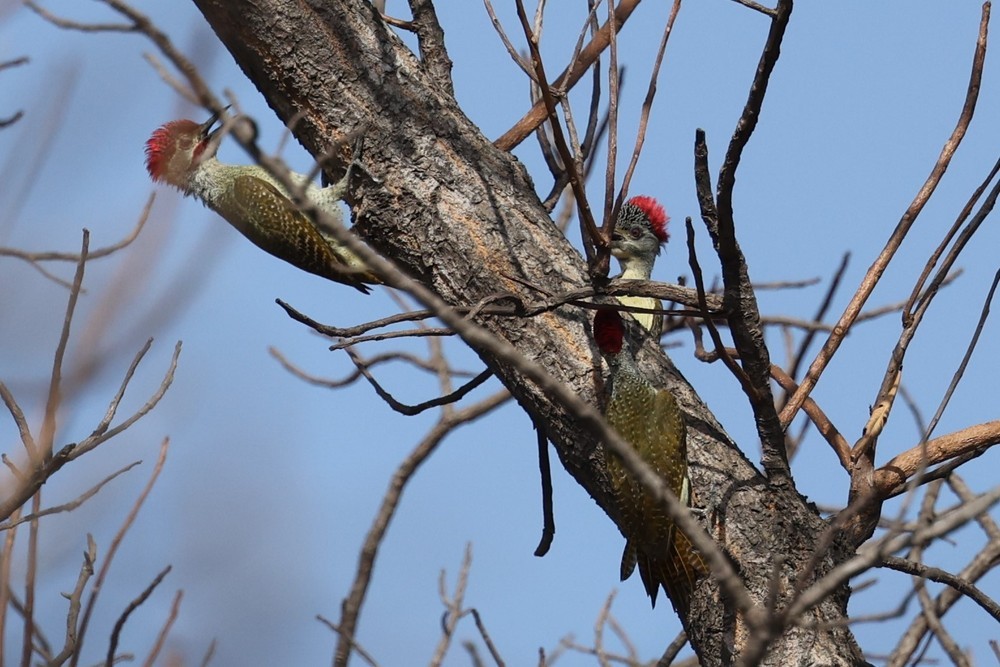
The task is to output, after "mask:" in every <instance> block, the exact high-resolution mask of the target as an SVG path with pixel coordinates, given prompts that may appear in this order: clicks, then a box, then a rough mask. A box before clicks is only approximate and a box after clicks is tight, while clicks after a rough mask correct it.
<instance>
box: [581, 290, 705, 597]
mask: <svg viewBox="0 0 1000 667" xmlns="http://www.w3.org/2000/svg"><path fill="white" fill-rule="evenodd" d="M594 338H595V340H596V341H597V346H598V348H599V349H600V351H601V353H602V355H603V356H604V358H605V359H606V360H607V362H608V365H609V366H610V368H611V377H610V384H611V389H610V397H609V399H608V402H607V407H606V410H605V418H606V419H607V420H608V424H610V425H611V427H612V428H614V429H615V431H617V432H618V434H619V435H620V436H621V437H622V439H624V440H625V441H626V442H628V443H629V444H630V445H632V447H634V448H635V451H636V453H638V454H639V456H640V457H642V459H643V461H645V462H646V463H647V464H649V466H650V467H651V468H652V469H653V470H654V471H655V472H656V474H658V475H659V476H660V477H661V478H662V479H663V481H664V483H666V485H667V488H668V489H670V492H671V493H673V494H674V495H675V496H677V498H678V499H679V500H680V501H681V502H682V503H684V504H685V505H687V506H688V507H690V506H691V481H690V479H689V478H688V461H687V429H686V426H685V423H684V415H683V413H682V412H681V409H680V407H679V406H678V405H677V400H676V399H675V398H674V396H673V394H671V393H670V392H669V391H666V390H663V389H657V388H656V387H654V386H653V385H652V384H651V383H650V382H649V380H647V379H646V377H645V376H644V375H643V374H642V372H641V371H640V370H639V368H638V366H637V365H636V363H635V359H634V358H633V356H632V354H631V352H630V351H629V350H627V349H625V347H624V324H623V322H622V318H621V316H620V315H619V314H618V312H617V311H615V310H611V309H603V310H598V311H597V313H596V315H595V317H594ZM605 461H606V464H607V470H608V477H609V479H610V481H611V486H612V490H613V492H614V500H615V503H616V505H617V506H618V512H619V515H620V519H621V524H620V525H621V529H622V532H623V533H624V534H625V551H624V553H623V554H622V564H621V579H622V581H625V580H626V579H628V577H629V576H631V574H632V571H633V570H634V569H635V567H636V565H638V567H639V576H640V577H641V578H642V583H643V586H644V587H645V588H646V593H647V594H648V595H649V598H650V601H651V602H652V604H653V606H654V607H655V606H656V594H657V592H658V591H659V588H660V587H661V586H662V587H663V590H664V592H665V593H666V594H667V596H668V597H669V598H670V601H671V602H672V603H673V605H674V609H675V610H677V611H678V612H679V613H681V614H682V615H685V616H686V614H687V609H688V606H689V602H690V597H691V591H692V590H693V588H694V584H695V582H696V581H697V579H698V578H699V577H701V576H703V575H704V574H705V573H707V568H706V566H705V563H704V561H703V560H702V558H701V556H700V555H699V554H698V553H697V552H696V551H695V550H694V548H693V547H692V546H691V543H690V541H689V540H688V538H687V536H685V535H684V533H682V532H680V531H679V530H677V529H676V527H675V526H674V522H673V521H672V520H671V519H670V517H669V516H668V515H667V513H666V511H665V510H664V509H663V507H662V506H661V505H660V503H659V502H657V500H656V499H655V498H653V497H652V496H651V495H650V494H649V493H647V492H646V491H645V489H644V488H643V486H642V485H641V484H640V483H639V482H637V481H636V480H635V479H634V478H633V477H632V475H630V474H629V473H628V471H626V470H625V468H624V467H623V466H622V464H621V461H620V460H619V459H618V457H616V456H614V455H613V454H611V453H610V452H607V453H606V455H605Z"/></svg>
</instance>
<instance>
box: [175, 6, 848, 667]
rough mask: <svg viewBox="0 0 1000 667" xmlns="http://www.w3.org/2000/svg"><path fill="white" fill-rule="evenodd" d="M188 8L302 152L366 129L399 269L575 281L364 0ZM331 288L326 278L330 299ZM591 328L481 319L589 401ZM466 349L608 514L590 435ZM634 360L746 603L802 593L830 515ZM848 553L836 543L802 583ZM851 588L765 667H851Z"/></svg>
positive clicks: (442, 96) (703, 649)
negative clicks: (768, 472) (684, 457)
mask: <svg viewBox="0 0 1000 667" xmlns="http://www.w3.org/2000/svg"><path fill="white" fill-rule="evenodd" d="M194 1H195V4H196V5H197V6H198V7H199V8H200V9H201V11H202V13H203V14H204V15H205V17H206V18H207V20H208V21H209V23H210V24H211V25H212V26H213V28H214V30H215V32H216V34H217V35H218V36H219V38H220V39H221V40H222V42H223V43H224V44H225V45H226V47H227V48H228V49H229V51H230V53H231V54H232V55H233V57H234V58H235V59H236V62H237V63H238V64H239V65H240V67H241V68H242V70H243V71H244V72H245V73H246V75H247V76H248V77H249V78H250V79H251V80H252V81H253V82H254V83H255V84H256V86H257V87H258V88H259V89H260V91H261V92H262V93H263V95H264V96H265V98H266V99H267V101H268V103H269V104H270V106H271V107H272V108H273V109H274V111H275V112H276V113H277V115H278V116H279V117H280V118H281V119H282V120H283V121H286V122H287V121H288V120H289V119H291V118H292V117H295V116H298V117H299V118H300V120H299V121H298V123H297V125H296V126H295V128H294V133H295V135H296V137H297V138H298V139H299V140H300V141H301V142H302V143H303V145H305V146H306V148H307V149H309V150H310V151H311V152H312V153H313V154H314V155H320V154H323V153H324V151H326V150H327V149H328V148H329V147H330V146H331V145H332V144H333V142H335V141H336V140H338V139H340V138H341V137H342V136H343V134H344V133H346V132H349V131H351V130H354V129H356V128H359V127H361V126H364V125H368V129H367V133H366V139H365V142H364V156H363V160H364V162H365V164H366V166H367V167H368V168H369V170H370V171H371V172H372V175H373V176H375V177H376V178H377V179H379V181H380V182H378V183H376V182H374V181H372V180H364V179H359V180H363V182H360V183H357V184H356V188H355V190H354V192H353V193H352V195H353V198H352V203H353V209H354V213H355V216H356V227H355V230H356V231H357V232H358V233H359V234H360V235H361V236H362V237H363V238H364V239H365V240H366V241H367V242H368V243H369V244H370V245H371V246H372V247H374V248H375V249H377V250H378V251H379V252H380V253H382V254H383V255H384V256H385V257H388V258H391V259H392V260H393V261H394V262H396V264H397V265H398V266H399V267H401V268H402V269H403V270H404V271H405V272H406V273H408V274H409V275H411V276H413V277H414V278H416V279H417V280H419V281H420V282H421V283H423V284H424V285H426V286H427V287H429V288H431V289H432V290H434V291H435V292H436V293H437V294H438V295H440V296H441V297H442V298H443V299H444V300H445V301H447V302H448V303H450V304H454V305H459V304H461V305H474V304H476V303H477V302H479V301H480V300H481V299H483V298H485V297H488V296H491V295H496V294H497V293H498V292H509V293H512V294H516V295H521V296H522V297H523V298H524V299H525V300H526V301H532V300H535V299H537V297H538V294H537V293H534V292H532V291H530V290H528V289H527V288H525V287H524V286H523V285H522V284H521V283H520V282H518V281H524V282H526V283H529V284H532V285H537V286H538V287H539V288H541V289H542V290H545V291H547V292H549V293H552V294H558V293H560V292H564V291H567V290H570V289H574V288H578V287H581V286H583V285H586V284H587V282H588V277H587V271H586V266H585V265H584V262H583V260H582V258H581V256H580V254H579V253H578V252H577V251H576V250H575V249H574V248H573V247H572V246H570V244H569V243H568V242H567V240H566V239H565V237H564V236H563V234H562V233H561V232H560V231H559V230H558V229H557V228H556V227H555V226H554V225H553V223H552V221H551V220H550V218H549V217H548V215H547V214H546V212H545V210H544V209H543V207H542V205H541V203H540V202H539V199H538V197H537V195H536V193H535V189H534V186H533V184H532V181H531V178H530V177H529V176H528V174H527V173H526V172H525V170H524V168H523V167H522V166H521V165H520V164H519V163H518V161H517V160H516V159H515V158H514V157H512V156H511V155H510V154H508V153H505V152H502V151H499V150H497V149H496V148H494V146H493V145H492V144H491V142H490V140H489V139H487V138H486V137H484V136H483V135H482V134H481V133H480V131H479V130H478V129H477V128H476V126H475V125H474V124H473V123H472V122H471V121H470V120H469V119H468V118H466V116H465V115H464V114H463V113H462V110H461V109H460V108H459V107H458V105H457V104H456V102H455V100H454V99H453V98H452V97H451V95H450V94H449V92H448V91H447V86H443V85H441V83H440V76H438V78H437V79H435V77H433V76H429V75H428V73H427V72H426V71H425V70H424V68H423V67H422V64H421V63H420V62H419V61H418V59H417V58H416V57H415V56H414V55H413V54H412V53H411V51H410V50H409V49H408V48H407V47H405V46H404V45H403V44H402V43H401V42H400V40H399V39H398V38H397V37H396V36H395V35H394V34H393V33H392V32H391V31H390V30H389V29H388V28H387V26H385V25H384V24H383V23H382V21H381V20H380V18H379V16H378V14H377V13H376V12H375V11H374V10H373V8H372V5H371V4H370V3H369V2H366V0H340V1H337V2H330V1H329V0H298V1H295V2H292V1H290V0H194ZM626 29H627V28H626ZM512 278H517V279H518V281H515V280H513V279H512ZM338 289H340V288H339V287H337V286H331V298H336V296H337V290H338ZM589 321H590V314H589V311H585V310H583V309H580V308H574V307H568V306H567V307H563V308H560V309H559V310H557V311H555V312H551V313H546V314H543V315H540V316H538V317H534V318H528V319H522V318H512V317H505V318H495V317H494V318H491V317H482V318H480V319H479V322H480V323H481V324H482V325H483V326H485V327H486V328H488V329H489V330H490V331H491V332H493V333H494V334H495V335H496V336H498V337H500V338H502V339H505V340H506V341H508V342H509V343H511V344H512V345H514V346H515V347H516V348H517V349H518V350H519V351H520V352H521V353H523V354H524V355H525V356H527V357H528V358H530V359H532V360H534V361H535V362H536V363H537V364H539V365H541V366H542V367H543V368H544V369H545V370H546V371H547V372H548V373H549V374H550V375H551V376H553V377H554V378H557V379H559V380H560V381H562V382H564V383H566V384H567V385H569V386H570V387H572V388H573V390H574V391H576V392H577V393H578V394H579V395H580V396H582V397H583V398H584V399H585V400H587V401H589V402H591V403H595V404H596V402H597V390H598V385H599V383H600V376H601V365H600V357H599V355H598V354H597V351H596V348H595V346H594V345H593V342H592V340H591V336H590V325H589ZM335 324H340V325H343V324H348V322H342V323H335ZM477 352H478V353H479V354H480V356H481V358H482V359H483V361H484V362H485V363H486V365H487V366H488V367H489V368H490V369H492V370H493V371H494V372H495V373H496V375H497V377H498V378H499V379H500V380H501V381H502V382H503V384H504V385H505V386H506V387H507V388H508V389H509V390H510V391H511V393H512V394H513V396H514V397H515V398H516V400H517V401H518V403H519V404H520V405H521V406H522V407H523V408H524V409H525V410H526V411H527V412H528V413H529V414H530V415H531V416H532V417H533V418H534V419H535V420H536V422H537V423H539V424H543V425H544V427H545V429H546V432H547V435H548V436H549V437H550V438H551V440H552V441H553V443H554V445H555V447H556V449H557V451H558V453H559V456H560V459H561V461H562V463H563V465H564V466H565V468H566V469H567V471H569V473H570V474H571V475H572V476H573V477H574V478H575V479H576V480H577V481H578V482H579V483H580V484H581V485H582V486H583V487H584V488H585V489H586V490H587V491H588V493H590V495H591V496H592V497H593V498H594V499H595V501H596V502H597V503H598V504H599V505H600V506H601V507H602V508H604V509H605V511H606V512H608V514H609V516H611V517H612V518H614V511H613V510H612V509H611V502H610V495H609V486H608V480H607V479H606V478H605V476H604V472H603V470H604V469H603V464H602V453H601V450H600V448H599V447H598V446H597V444H596V442H595V438H594V436H593V435H592V434H591V433H589V432H587V431H586V430H584V429H582V428H581V426H580V425H579V424H578V423H577V422H576V421H575V420H574V419H572V418H571V417H570V416H569V415H568V413H567V412H566V411H565V409H564V408H563V407H561V406H560V405H559V404H557V403H555V402H553V401H551V400H550V399H549V397H547V396H546V395H545V394H544V393H543V392H541V391H540V390H539V388H538V387H537V386H536V385H535V384H533V383H531V382H529V381H527V380H526V379H525V378H523V377H522V376H520V375H519V374H518V373H516V372H514V371H513V370H512V369H511V368H510V367H509V366H508V365H506V364H504V363H503V362H501V361H499V360H498V359H496V358H494V357H492V356H491V355H490V354H489V353H488V352H487V351H484V350H477ZM640 363H641V365H642V367H643V368H644V370H645V371H646V372H647V373H649V374H650V376H651V377H652V378H653V379H654V381H656V382H658V383H660V384H661V385H663V386H666V387H669V388H670V390H671V391H673V392H675V393H676V394H677V396H678V398H679V400H680V402H681V405H682V407H683V409H684V411H685V412H686V413H687V416H688V421H689V433H690V444H689V450H690V456H691V459H692V470H691V473H692V478H693V483H694V488H695V492H696V495H697V500H698V502H699V504H700V505H701V506H703V507H705V508H707V509H708V510H709V511H708V512H707V513H706V519H705V525H706V528H707V529H708V530H709V532H710V533H711V534H712V535H713V536H714V537H715V539H716V540H717V542H718V543H719V544H721V545H723V546H724V548H725V549H726V550H727V552H728V553H729V554H730V555H731V556H732V558H733V560H734V562H735V563H736V564H737V567H738V569H739V571H740V573H741V575H742V577H743V579H744V580H745V583H746V585H747V587H748V589H749V591H750V593H751V596H752V597H753V598H754V599H755V600H756V601H758V602H759V603H760V604H764V603H765V601H766V600H767V599H768V596H769V595H775V594H776V598H777V600H776V602H777V605H778V606H779V607H780V606H781V603H782V600H783V599H786V598H787V596H788V595H790V594H791V593H792V592H793V591H794V589H795V587H796V586H800V587H801V585H802V583H803V582H802V581H800V577H801V572H802V571H803V569H804V568H806V567H807V563H809V562H810V560H811V559H813V558H814V556H815V555H814V553H813V552H814V549H815V546H816V544H817V543H818V542H820V540H819V535H820V534H821V533H822V532H823V531H824V529H825V528H826V524H825V523H824V522H823V521H822V520H821V519H820V517H819V516H818V514H817V512H816V510H815V508H813V507H811V506H810V505H809V504H808V503H807V502H806V501H805V500H804V499H803V498H802V497H801V496H800V495H798V494H797V492H795V491H794V489H785V490H782V489H779V488H777V487H773V486H772V485H769V483H768V480H767V479H765V478H764V477H763V476H762V475H761V474H760V473H759V472H758V471H757V470H756V469H755V468H754V466H753V465H751V463H750V462H749V461H748V460H747V459H746V457H745V456H744V455H743V454H742V452H741V451H740V450H739V449H738V448H737V447H736V445H735V444H734V443H733V442H732V441H731V440H730V439H729V437H728V436H727V435H726V434H725V433H724V432H723V430H722V428H721V427H720V426H719V424H718V423H717V422H716V420H715V418H714V417H713V416H712V414H711V412H710V411H709V410H708V408H707V407H706V406H705V404H704V403H703V402H702V401H701V399H700V398H699V397H698V396H697V395H696V394H695V392H694V390H693V389H692V388H691V387H690V385H688V383H687V382H686V381H685V380H684V378H683V377H681V376H680V374H679V373H678V372H677V370H676V369H675V368H674V367H673V366H672V364H670V362H669V360H666V359H665V358H664V357H663V356H662V355H660V354H659V352H658V351H657V350H656V349H655V344H653V343H652V342H649V341H647V343H646V346H645V347H644V349H643V351H642V355H641V359H640ZM531 444H532V443H530V442H529V441H526V442H525V450H524V451H525V456H532V455H533V452H534V448H533V447H532V446H529V445H531ZM746 444H747V449H753V448H754V447H755V446H756V443H746ZM779 555H780V556H781V558H780V559H779V558H778V556H779ZM849 555H850V554H849V553H847V550H846V549H845V548H843V547H842V546H840V543H839V542H835V546H834V547H833V548H832V549H830V550H829V552H828V553H825V554H823V555H822V556H821V557H820V558H819V560H818V564H817V566H816V568H815V572H814V573H813V574H812V575H810V576H809V579H810V580H811V578H812V577H815V576H819V575H822V574H823V573H825V572H827V571H829V569H830V568H831V567H833V566H834V565H836V564H837V563H839V562H841V561H843V560H844V559H845V558H846V557H848V556H849ZM773 579H774V580H775V581H774V582H773V581H772V580H773ZM775 582H776V583H775ZM805 583H808V580H807V581H806V582H805ZM847 597H848V590H847V587H846V586H845V587H843V588H842V589H841V590H840V591H838V593H837V594H836V595H835V596H832V597H830V598H828V599H826V600H824V601H823V602H822V603H821V604H820V605H819V606H817V607H816V608H814V609H812V610H811V612H810V613H809V615H808V618H803V619H800V620H801V621H802V625H800V626H793V627H791V628H790V629H788V630H786V631H785V632H784V634H783V635H782V636H781V637H780V638H779V639H777V640H776V641H775V642H774V644H773V645H772V647H771V650H770V652H769V653H768V655H767V657H766V659H765V661H764V662H763V663H762V664H769V665H779V664H780V665H788V664H796V665H857V664H865V663H864V661H863V659H862V658H861V654H860V651H859V650H858V647H857V645H856V643H855V641H854V639H853V637H852V635H851V633H850V632H849V630H848V629H847V628H846V627H845V626H843V625H842V623H843V621H844V620H845V619H846V604H847ZM730 607H731V606H730V605H726V604H724V602H723V601H722V599H721V597H720V592H719V587H718V585H717V584H716V582H714V581H705V582H703V583H702V584H701V585H700V586H699V588H698V590H697V591H696V593H695V596H694V599H693V604H692V608H691V613H690V614H689V616H688V618H687V619H685V626H686V628H687V629H688V634H689V636H690V639H691V642H692V644H693V646H694V648H695V650H696V651H697V653H698V655H699V657H700V658H701V662H702V664H704V665H721V664H728V663H730V662H732V661H733V659H734V656H735V655H738V654H739V652H740V649H741V647H742V646H743V644H744V642H745V640H746V639H747V637H746V625H745V624H744V623H743V622H742V619H740V618H739V617H738V615H737V614H735V613H733V612H731V611H727V609H730ZM803 626H805V627H803ZM817 627H822V628H824V629H816V628H817ZM667 639H668V638H665V643H666V640H667Z"/></svg>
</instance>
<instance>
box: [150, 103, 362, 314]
mask: <svg viewBox="0 0 1000 667" xmlns="http://www.w3.org/2000/svg"><path fill="white" fill-rule="evenodd" d="M217 120H218V114H213V115H212V117H211V118H209V119H208V121H207V122H205V123H202V124H200V125H199V124H198V123H195V122H194V121H192V120H175V121H172V122H169V123H167V124H166V125H163V126H162V127H160V128H159V129H157V130H156V131H155V132H153V135H152V136H151V137H150V138H149V140H148V141H147V142H146V169H147V171H149V175H150V176H151V177H152V179H153V180H154V181H163V182H166V183H168V184H169V185H172V186H174V187H175V188H177V189H178V190H180V191H181V192H183V193H184V194H185V195H193V196H194V197H196V198H197V199H200V200H201V201H202V202H203V203H204V204H205V205H206V206H208V207H209V208H210V209H212V210H213V211H215V212H216V213H218V214H219V215H221V216H222V217H223V218H225V220H226V221H227V222H228V223H229V224H231V225H232V226H233V227H235V228H236V229H237V230H238V231H239V232H240V233H241V234H243V235H244V236H246V237H247V238H248V239H250V240H251V241H252V242H253V243H254V244H255V245H257V246H258V247H260V248H261V249H263V250H265V251H267V252H268V253H270V254H272V255H274V256H275V257H277V258H279V259H283V260H285V261H286V262H288V263H289V264H292V265H293V266H296V267H298V268H300V269H302V270H303V271H308V272H309V273H314V274H316V275H318V276H322V277H324V278H328V279H330V280H334V281H336V282H339V283H343V284H345V285H350V286H351V287H354V288H355V289H358V290H361V291H362V292H364V293H366V294H367V293H368V292H369V288H368V287H367V285H365V283H375V284H380V283H381V282H382V281H381V280H379V278H378V277H377V276H376V275H375V274H374V273H372V272H371V270H370V269H368V267H367V266H365V264H364V262H362V261H361V259H360V258H358V256H357V255H355V254H354V253H353V252H351V251H350V250H348V249H347V248H346V247H344V246H343V245H342V244H340V243H339V242H337V240H336V239H334V238H333V237H332V236H331V235H329V234H327V233H326V232H324V231H323V230H322V229H320V228H319V227H317V226H316V225H315V224H314V223H313V221H312V220H310V219H309V217H308V216H307V215H305V214H304V213H303V212H302V211H300V210H299V209H298V207H296V205H295V203H294V202H293V201H292V200H291V197H290V196H289V194H288V191H287V190H286V189H285V188H284V187H283V186H282V185H281V184H280V183H279V182H278V181H277V180H276V179H274V178H273V177H272V176H271V175H270V174H269V173H267V171H266V170H265V169H263V168H262V167H260V166H257V165H233V164H223V163H222V162H219V160H218V159H217V158H216V157H215V152H216V150H217V148H218V142H213V141H212V138H213V136H214V135H215V134H216V132H218V129H216V130H215V131H213V130H212V126H213V125H215V122H216V121H217ZM350 171H351V170H350V169H348V171H347V174H345V175H344V178H343V179H341V180H340V181H339V182H338V183H335V184H333V185H330V186H328V187H325V188H320V187H318V186H316V185H315V184H314V183H311V182H307V178H306V177H305V176H303V175H302V174H296V173H294V172H293V173H291V174H290V177H291V179H292V180H293V181H294V182H295V183H296V184H298V185H305V194H306V197H308V198H309V200H310V201H311V202H312V203H314V204H315V205H316V206H318V207H319V208H320V209H322V210H323V211H325V212H326V213H327V214H328V215H330V216H334V217H336V218H337V219H338V220H343V213H342V212H341V208H340V203H339V202H340V201H341V200H342V199H343V198H344V196H345V195H346V194H347V187H348V179H349V178H350Z"/></svg>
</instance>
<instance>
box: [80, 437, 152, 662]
mask: <svg viewBox="0 0 1000 667" xmlns="http://www.w3.org/2000/svg"><path fill="white" fill-rule="evenodd" d="M169 444H170V439H169V438H164V439H163V442H162V443H161V444H160V453H159V456H158V457H157V459H156V465H155V466H153V472H152V474H151V475H150V476H149V481H148V482H146V486H145V487H143V489H142V491H141V492H140V493H139V496H138V497H137V498H136V499H135V503H134V504H133V505H132V509H131V510H130V511H129V513H128V515H127V516H126V517H125V520H124V521H123V522H122V525H121V527H120V528H119V529H118V532H117V533H115V536H114V538H112V540H111V546H110V547H108V554H107V556H105V558H104V563H103V564H102V565H101V569H100V570H99V571H98V573H97V579H95V581H94V585H93V587H92V588H91V591H90V596H89V597H88V598H87V605H86V607H85V608H84V611H83V619H82V620H81V621H80V632H79V635H78V648H77V652H76V653H74V654H73V661H72V663H70V664H71V665H73V667H76V665H77V663H78V662H79V660H80V653H81V651H82V647H83V640H84V636H85V634H86V632H87V626H88V625H89V623H90V615H91V614H92V613H93V612H94V606H95V605H96V603H97V597H98V595H99V594H100V592H101V589H102V588H103V587H104V580H105V578H106V577H107V576H108V572H109V571H110V570H111V563H112V562H113V561H114V559H115V554H116V553H118V547H120V546H121V543H122V540H124V539H125V534H126V533H128V531H129V528H131V527H132V524H133V523H135V518H136V516H138V514H139V510H140V509H141V508H142V505H143V503H145V502H146V498H147V497H148V496H149V492H150V491H152V490H153V485H154V484H155V483H156V480H157V478H159V476H160V472H161V471H162V470H163V464H164V463H166V461H167V449H168V447H169ZM169 571H170V566H167V569H166V570H164V571H163V572H162V573H161V575H160V576H159V577H158V578H157V580H156V581H154V584H153V586H152V587H150V588H148V589H147V591H148V593H151V592H152V588H155V585H156V584H158V583H159V580H160V579H162V578H163V577H165V576H166V574H167V572H169ZM148 593H146V595H147V596H148ZM143 599H145V598H143ZM141 603H142V602H141V600H140V602H139V604H141ZM136 606H138V605H136ZM129 613H131V610H126V613H125V614H124V615H123V616H122V617H121V618H120V619H119V622H120V623H121V624H124V622H125V619H126V618H127V617H128V614H129ZM115 627H116V629H117V630H120V628H119V626H118V624H116V626H115ZM115 643H117V638H116V637H115V635H112V645H111V646H110V647H109V649H108V656H109V657H108V659H109V660H112V659H113V658H114V648H115V647H114V644H115Z"/></svg>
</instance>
